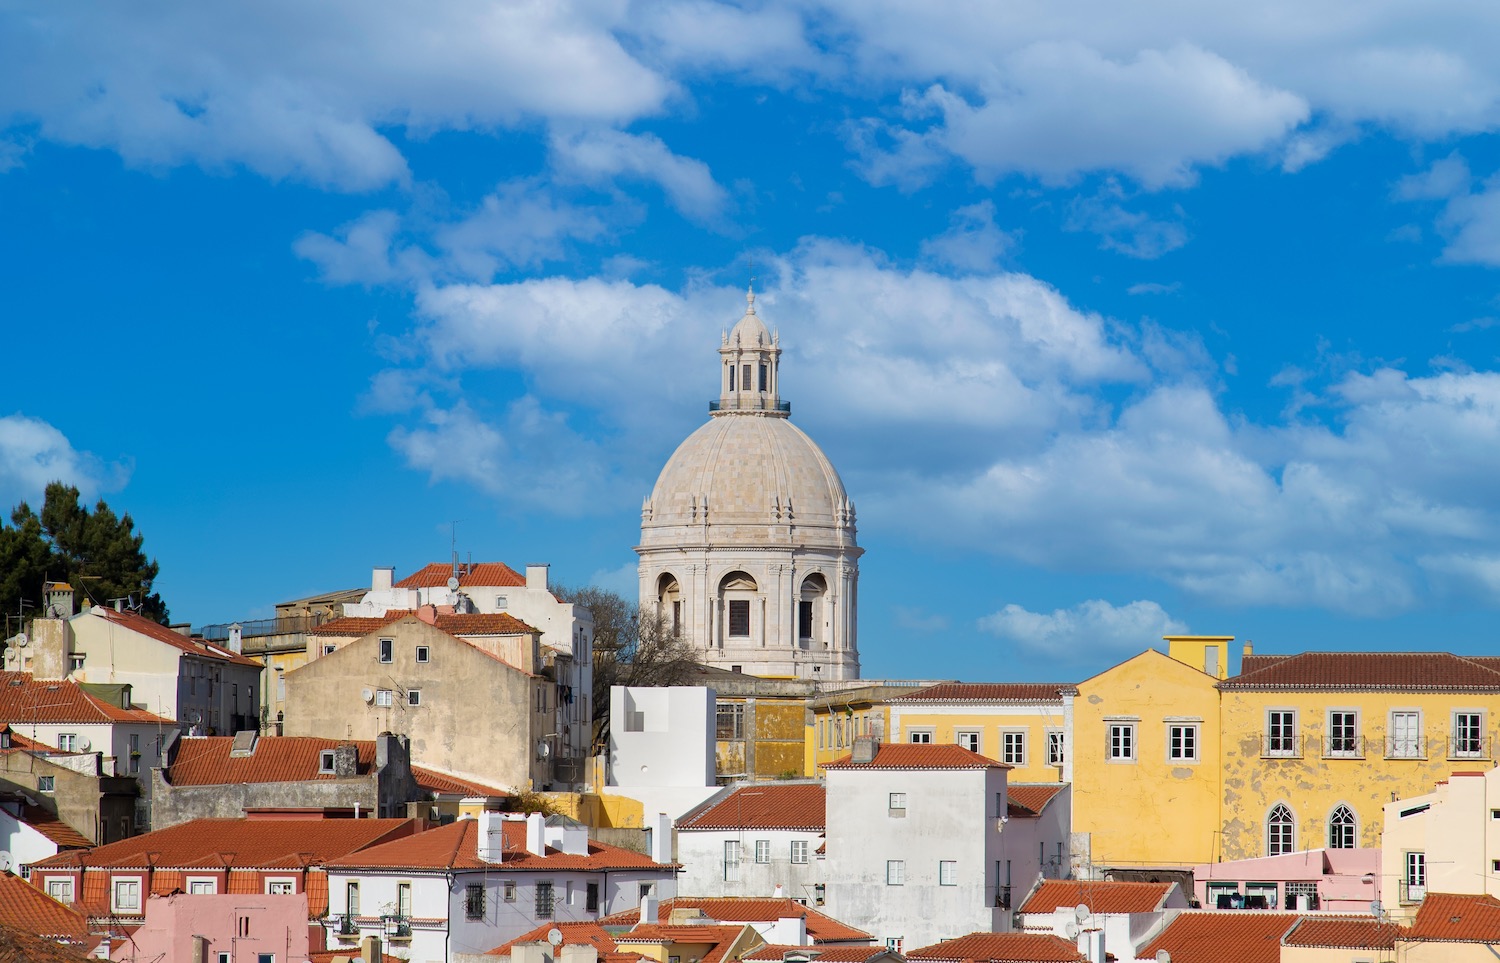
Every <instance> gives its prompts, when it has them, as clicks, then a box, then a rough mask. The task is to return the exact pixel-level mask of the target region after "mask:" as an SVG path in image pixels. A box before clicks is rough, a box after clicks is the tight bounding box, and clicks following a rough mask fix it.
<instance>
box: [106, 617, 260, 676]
mask: <svg viewBox="0 0 1500 963" xmlns="http://www.w3.org/2000/svg"><path fill="white" fill-rule="evenodd" d="M89 614H90V615H97V616H98V617H99V618H101V619H104V620H105V621H106V622H112V623H114V624H115V625H118V626H120V627H121V628H125V629H129V630H130V631H132V632H135V633H137V634H139V635H144V636H146V637H147V638H150V639H155V640H156V641H158V642H165V643H166V644H167V645H170V646H172V647H173V648H176V649H180V650H181V651H183V652H190V653H192V654H193V655H201V656H203V657H204V658H207V659H218V660H220V661H223V662H235V663H238V664H240V665H253V666H255V667H256V668H257V669H260V668H264V666H262V665H261V664H260V663H259V662H257V661H255V660H254V659H252V658H249V657H247V656H244V655H240V654H239V653H237V652H231V651H230V650H229V649H227V648H225V647H224V646H221V645H219V644H217V643H215V642H205V641H204V640H202V639H191V638H188V637H187V636H185V635H182V634H180V633H177V632H173V631H172V630H171V629H169V628H167V627H166V626H165V625H162V624H161V623H160V622H153V621H151V620H150V619H148V618H144V617H142V616H139V615H136V614H135V613H134V612H116V611H115V610H114V609H109V608H105V607H103V606H100V605H96V606H94V607H93V608H91V609H89Z"/></svg>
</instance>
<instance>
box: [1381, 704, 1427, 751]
mask: <svg viewBox="0 0 1500 963" xmlns="http://www.w3.org/2000/svg"><path fill="white" fill-rule="evenodd" d="M1422 749H1423V746H1422V713H1421V712H1419V711H1417V710H1415V709H1392V710H1391V720H1390V724H1389V736H1388V744H1387V746H1386V755H1387V756H1389V757H1391V758H1392V759H1421V758H1422V757H1423V756H1425V755H1426V753H1424V752H1423V751H1422Z"/></svg>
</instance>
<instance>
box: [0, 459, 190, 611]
mask: <svg viewBox="0 0 1500 963" xmlns="http://www.w3.org/2000/svg"><path fill="white" fill-rule="evenodd" d="M78 497H79V496H78V489H77V488H74V487H73V486H72V485H65V484H63V483H62V482H52V483H51V484H49V485H48V486H47V490H46V492H45V494H44V496H43V501H42V511H41V514H40V515H38V514H37V513H36V512H35V511H33V510H32V508H31V506H30V505H28V504H27V503H26V502H22V503H21V504H19V505H17V506H16V507H15V509H14V510H13V511H12V512H11V514H10V521H11V524H10V525H9V526H5V525H0V612H4V613H5V614H7V615H14V614H16V612H17V610H18V607H19V605H20V603H21V601H22V600H25V601H27V602H30V603H31V604H32V606H33V607H32V608H31V609H29V610H28V612H27V614H28V616H30V615H40V614H43V613H42V603H43V599H42V583H43V582H45V581H54V582H69V583H71V584H72V586H73V591H74V594H75V597H77V598H78V599H81V600H91V601H93V602H98V603H100V604H106V603H108V601H109V600H110V599H116V598H127V597H130V598H133V599H134V600H135V602H136V603H137V604H139V605H140V606H141V608H140V612H141V614H142V615H144V616H146V617H147V618H149V619H155V620H156V621H158V622H163V623H165V622H166V621H167V606H166V603H164V602H163V601H162V599H161V596H160V595H157V594H156V593H155V592H153V591H151V587H152V584H153V583H154V582H155V581H156V575H157V571H158V566H157V564H156V562H155V560H152V559H147V558H146V556H145V554H144V553H143V552H142V551H141V546H142V544H143V542H144V539H143V538H142V536H140V535H139V534H137V533H136V531H135V521H134V520H133V519H131V517H130V515H129V514H128V513H127V514H125V515H123V516H120V515H116V514H115V513H114V511H113V510H112V509H111V508H110V507H109V505H107V504H105V502H104V501H103V499H101V500H100V501H99V502H97V503H96V504H95V505H94V508H93V510H92V511H90V510H89V509H88V508H86V507H85V506H83V505H82V504H80V503H79V500H78Z"/></svg>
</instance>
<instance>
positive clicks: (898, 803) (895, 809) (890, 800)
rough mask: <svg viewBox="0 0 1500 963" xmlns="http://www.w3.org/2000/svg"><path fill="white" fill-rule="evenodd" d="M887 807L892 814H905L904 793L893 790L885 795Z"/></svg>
mask: <svg viewBox="0 0 1500 963" xmlns="http://www.w3.org/2000/svg"><path fill="white" fill-rule="evenodd" d="M887 808H888V809H889V811H890V814H891V815H892V816H905V815H906V793H904V792H893V793H891V794H890V796H889V797H887Z"/></svg>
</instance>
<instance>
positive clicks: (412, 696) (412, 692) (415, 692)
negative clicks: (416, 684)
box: [406, 689, 422, 706]
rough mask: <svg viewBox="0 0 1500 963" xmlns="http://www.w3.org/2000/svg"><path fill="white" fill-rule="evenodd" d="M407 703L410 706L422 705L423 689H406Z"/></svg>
mask: <svg viewBox="0 0 1500 963" xmlns="http://www.w3.org/2000/svg"><path fill="white" fill-rule="evenodd" d="M406 704H407V705H409V706H419V705H421V704H422V690H421V689H407V690H406Z"/></svg>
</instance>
